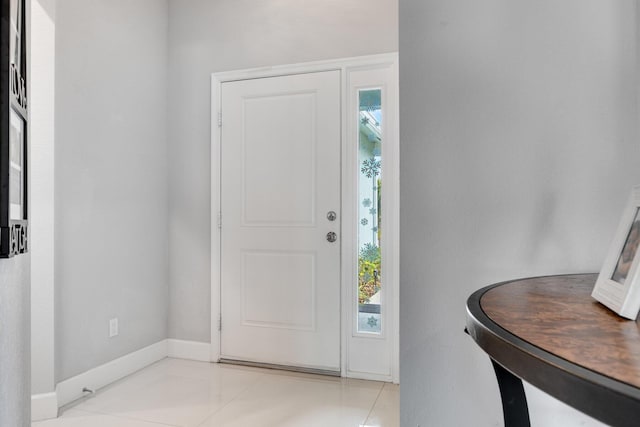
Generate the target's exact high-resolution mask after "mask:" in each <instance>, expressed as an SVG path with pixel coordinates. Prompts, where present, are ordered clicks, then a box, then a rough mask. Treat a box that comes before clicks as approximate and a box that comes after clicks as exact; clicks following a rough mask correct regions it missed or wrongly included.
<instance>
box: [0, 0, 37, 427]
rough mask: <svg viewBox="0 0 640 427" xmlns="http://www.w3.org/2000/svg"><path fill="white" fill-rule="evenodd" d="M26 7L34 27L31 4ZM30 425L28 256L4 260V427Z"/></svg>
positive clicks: (0, 279)
mask: <svg viewBox="0 0 640 427" xmlns="http://www.w3.org/2000/svg"><path fill="white" fill-rule="evenodd" d="M26 7H27V10H26V12H27V28H30V26H31V3H30V2H27V6H26ZM29 42H30V39H29V40H28V41H27V43H29ZM28 60H29V61H30V58H28ZM30 425H31V255H30V254H29V253H26V254H22V255H18V256H16V257H13V258H9V259H0V426H12V427H28V426H30Z"/></svg>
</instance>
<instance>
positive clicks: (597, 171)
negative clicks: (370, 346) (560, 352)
mask: <svg viewBox="0 0 640 427" xmlns="http://www.w3.org/2000/svg"><path fill="white" fill-rule="evenodd" d="M399 15H400V22H401V24H400V48H399V51H400V103H401V111H400V137H401V240H400V242H401V243H400V245H401V256H400V259H401V277H400V279H401V284H400V294H401V301H400V306H401V308H400V327H401V337H400V338H401V343H400V344H401V345H400V350H401V353H400V369H401V375H400V382H401V413H402V416H401V418H402V425H403V426H407V427H415V426H416V425H418V424H419V425H421V426H423V427H424V426H435V425H441V426H453V425H477V426H490V425H501V423H502V421H501V412H500V411H501V410H500V404H499V398H498V390H497V386H496V383H495V380H494V378H493V373H492V372H491V368H490V364H489V361H488V359H487V357H486V356H485V355H484V354H483V353H482V351H481V350H480V349H479V348H478V347H477V346H476V345H475V344H474V343H473V342H472V340H471V339H470V338H468V337H467V336H466V335H465V334H464V333H463V332H462V329H463V327H464V321H465V301H466V298H467V297H468V295H469V294H470V293H471V292H473V291H474V290H476V289H478V288H480V287H482V286H485V285H488V284H490V283H493V282H497V281H501V280H507V279H512V278H518V277H523V276H534V275H543V274H554V273H565V272H591V271H598V270H599V269H600V267H601V264H602V262H603V261H604V257H605V253H606V250H607V247H608V245H609V243H610V240H611V238H612V237H613V233H614V232H615V227H616V225H617V222H618V219H619V216H620V215H621V213H622V209H623V207H624V205H625V201H626V197H627V196H628V194H629V191H630V189H631V186H632V185H633V184H637V183H639V182H640V167H638V160H639V158H640V157H639V154H640V145H639V144H638V132H637V125H636V123H637V118H638V116H637V108H636V73H637V68H636V62H635V61H636V41H635V37H636V35H635V30H636V24H635V19H636V10H635V2H634V1H633V0H624V1H618V2H602V1H598V0H586V1H585V0H570V1H562V2H558V1H550V0H543V1H536V2H531V1H520V0H518V1H513V0H484V1H479V2H478V1H468V0H454V1H452V0H430V1H423V0H400V13H399ZM535 397H536V398H535V399H533V401H532V402H531V412H532V422H533V424H534V425H562V426H567V425H579V424H580V423H581V422H582V421H583V420H584V419H585V418H586V417H584V416H581V415H578V414H577V413H575V412H571V411H568V410H565V409H563V408H562V407H559V406H558V405H556V404H555V403H554V402H553V401H551V400H550V399H549V398H546V399H545V398H540V395H539V394H535ZM461 408H463V409H461ZM549 408H550V409H549Z"/></svg>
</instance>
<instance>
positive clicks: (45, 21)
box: [29, 0, 55, 394]
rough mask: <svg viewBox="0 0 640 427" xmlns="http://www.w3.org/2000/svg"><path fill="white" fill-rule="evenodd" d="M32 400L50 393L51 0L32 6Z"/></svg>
mask: <svg viewBox="0 0 640 427" xmlns="http://www.w3.org/2000/svg"><path fill="white" fill-rule="evenodd" d="M31 23H32V26H31V69H30V72H31V76H30V79H29V83H30V89H29V93H30V94H31V95H30V97H29V101H30V110H31V111H30V114H31V128H30V131H31V138H30V142H31V168H30V171H31V187H30V188H29V193H30V195H31V205H30V206H31V217H30V218H29V228H30V251H31V348H32V349H33V350H34V351H32V352H31V394H43V393H50V392H53V391H54V389H55V372H54V352H55V346H54V335H55V326H54V325H55V320H54V319H55V316H54V282H53V278H54V261H53V260H54V253H55V251H54V229H53V223H54V222H53V218H54V202H53V200H54V199H53V196H54V185H53V182H54V179H53V170H54V129H55V127H54V93H55V80H54V79H55V0H31Z"/></svg>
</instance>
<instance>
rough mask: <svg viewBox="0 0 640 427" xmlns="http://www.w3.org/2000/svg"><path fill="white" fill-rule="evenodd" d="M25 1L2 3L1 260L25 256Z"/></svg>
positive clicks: (0, 78) (26, 177)
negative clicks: (23, 254) (20, 255)
mask: <svg viewBox="0 0 640 427" xmlns="http://www.w3.org/2000/svg"><path fill="white" fill-rule="evenodd" d="M25 2H26V0H0V258H9V257H12V256H15V255H19V254H22V253H25V252H27V251H28V248H29V244H28V239H29V209H28V207H29V206H28V200H29V199H28V194H29V192H28V183H29V180H28V159H29V157H28V155H27V154H28V148H29V138H28V137H29V127H28V120H29V111H28V102H27V57H28V56H27V43H26V39H27V35H26V19H25Z"/></svg>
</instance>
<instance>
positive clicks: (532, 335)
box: [466, 274, 640, 426]
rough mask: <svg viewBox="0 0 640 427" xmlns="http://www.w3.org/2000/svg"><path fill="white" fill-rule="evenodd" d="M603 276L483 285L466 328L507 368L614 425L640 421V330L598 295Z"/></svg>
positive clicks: (471, 303)
mask: <svg viewBox="0 0 640 427" xmlns="http://www.w3.org/2000/svg"><path fill="white" fill-rule="evenodd" d="M596 278H597V275H596V274H577V275H563V276H548V277H536V278H530V279H521V280H514V281H510V282H504V283H499V284H496V285H492V286H487V287H486V288H483V289H480V290H478V291H476V292H475V293H474V294H472V295H471V296H470V297H469V299H468V301H467V322H466V324H467V331H468V333H469V335H470V336H471V337H472V338H473V339H474V340H475V341H476V343H477V344H478V345H479V346H480V347H481V348H482V349H483V350H484V351H485V352H486V353H487V354H488V355H489V356H490V357H491V359H493V360H494V361H495V362H497V363H499V364H500V365H501V366H503V367H504V368H506V369H507V370H508V371H510V372H511V373H513V374H514V375H516V376H517V377H520V378H522V379H524V380H525V381H527V382H529V383H531V384H533V385H535V386H536V387H538V388H540V389H541V390H543V391H546V392H547V393H549V394H550V395H552V396H555V397H556V398H558V399H560V400H562V401H564V402H565V403H567V404H569V405H571V406H573V407H575V408H577V409H579V410H581V411H582V412H585V413H587V414H589V415H591V416H593V417H595V418H597V419H599V420H601V421H604V422H606V423H608V424H610V425H614V426H618V425H621V426H623V425H624V426H626V425H633V426H637V425H640V327H639V324H638V323H637V322H636V321H633V320H627V319H623V318H621V317H619V316H618V315H616V314H615V313H613V312H612V311H610V310H609V309H608V308H606V307H605V306H603V305H602V304H600V303H598V302H597V301H595V300H594V299H593V298H592V297H591V292H592V290H593V286H594V284H595V281H596Z"/></svg>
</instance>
